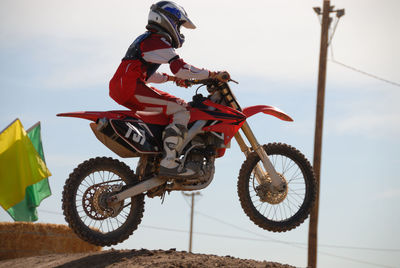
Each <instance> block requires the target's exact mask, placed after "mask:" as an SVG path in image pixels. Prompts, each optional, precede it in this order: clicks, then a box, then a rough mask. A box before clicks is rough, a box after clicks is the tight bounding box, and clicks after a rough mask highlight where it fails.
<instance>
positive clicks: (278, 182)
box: [222, 89, 286, 192]
mask: <svg viewBox="0 0 400 268" xmlns="http://www.w3.org/2000/svg"><path fill="white" fill-rule="evenodd" d="M222 93H223V96H224V97H225V100H226V102H227V103H229V105H230V106H231V107H232V108H234V109H239V110H241V109H240V107H239V104H238V103H237V101H236V98H235V96H234V95H233V93H232V92H231V91H230V90H228V89H224V90H223V91H222ZM241 129H242V131H243V133H244V135H245V136H246V138H247V140H248V141H249V143H250V145H251V148H252V149H253V150H254V151H255V152H256V153H257V154H258V156H259V157H260V159H261V162H262V163H263V166H264V169H265V171H266V172H264V170H263V168H262V166H261V165H260V164H259V163H257V165H256V166H255V168H254V171H253V172H254V174H255V176H256V180H257V182H258V183H259V184H263V183H266V182H267V183H271V186H272V187H271V190H272V191H274V192H275V191H278V192H282V191H285V188H286V183H284V181H282V179H281V177H280V176H279V174H278V173H277V172H276V170H275V168H274V166H273V165H272V163H271V161H270V160H269V157H268V155H267V153H266V152H265V150H264V147H263V146H261V145H260V144H259V143H258V141H257V139H256V137H255V136H254V134H253V131H251V129H250V126H249V124H248V123H247V122H244V124H243V125H242V128H241ZM235 139H236V141H237V143H238V144H239V147H240V150H242V152H243V153H244V154H245V156H246V157H247V156H248V155H249V154H250V153H251V149H250V148H249V147H248V146H247V145H246V142H245V141H244V139H243V137H242V135H241V134H240V133H239V131H238V132H237V133H236V134H235ZM268 178H269V179H268Z"/></svg>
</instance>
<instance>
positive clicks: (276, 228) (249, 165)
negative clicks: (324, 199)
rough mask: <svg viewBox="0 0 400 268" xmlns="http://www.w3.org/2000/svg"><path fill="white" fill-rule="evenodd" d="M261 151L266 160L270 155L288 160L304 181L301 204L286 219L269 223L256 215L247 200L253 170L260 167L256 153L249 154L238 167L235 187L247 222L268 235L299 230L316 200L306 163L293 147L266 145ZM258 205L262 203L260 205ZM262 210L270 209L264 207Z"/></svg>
mask: <svg viewBox="0 0 400 268" xmlns="http://www.w3.org/2000/svg"><path fill="white" fill-rule="evenodd" d="M264 150H265V152H266V153H267V154H268V156H270V158H271V156H274V155H280V156H284V157H287V158H289V159H290V160H291V161H293V162H294V163H295V164H296V165H297V166H298V168H299V169H300V170H301V173H302V175H303V178H304V185H305V193H304V200H302V203H301V205H300V207H299V208H298V210H297V212H295V213H294V214H293V215H292V216H290V217H288V218H286V219H282V220H278V219H271V218H268V217H265V216H264V215H263V214H262V213H260V211H258V210H257V208H256V207H255V204H254V201H253V200H252V197H251V196H250V187H251V184H250V180H251V176H252V171H253V169H254V167H255V166H256V164H257V163H258V162H260V163H261V161H260V157H259V156H258V154H257V153H256V152H252V153H250V154H249V155H248V156H247V159H246V160H245V161H244V163H243V164H242V167H241V169H240V173H239V179H238V185H237V186H238V195H239V199H240V204H241V206H242V208H243V210H244V212H245V213H246V215H247V216H248V217H249V218H250V220H251V221H253V222H254V223H255V224H256V225H258V226H259V227H261V228H263V229H265V230H268V231H272V232H286V231H289V230H292V229H294V228H296V227H297V226H299V225H300V224H301V223H303V222H304V220H305V219H306V218H307V217H308V215H309V214H310V210H311V208H312V207H313V205H314V201H315V197H316V179H315V176H314V172H313V170H312V167H311V164H310V163H309V161H308V160H307V159H306V158H305V156H304V155H303V154H302V153H301V152H300V151H298V150H297V149H295V148H294V147H291V146H289V145H287V144H282V143H270V144H268V145H264ZM261 164H262V163H261ZM277 172H278V171H277ZM254 179H255V178H253V180H254ZM289 187H290V185H289ZM289 191H290V189H289ZM258 202H260V203H262V202H261V201H258ZM283 202H285V201H283ZM266 206H273V205H272V204H268V203H267V204H266Z"/></svg>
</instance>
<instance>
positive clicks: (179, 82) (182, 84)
mask: <svg viewBox="0 0 400 268" xmlns="http://www.w3.org/2000/svg"><path fill="white" fill-rule="evenodd" d="M164 75H166V76H167V81H172V82H175V84H176V85H177V86H178V87H185V88H187V87H188V86H189V85H188V84H187V83H186V81H185V80H184V79H180V78H178V77H176V76H172V75H167V74H164Z"/></svg>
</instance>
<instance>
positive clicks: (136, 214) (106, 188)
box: [62, 157, 144, 246]
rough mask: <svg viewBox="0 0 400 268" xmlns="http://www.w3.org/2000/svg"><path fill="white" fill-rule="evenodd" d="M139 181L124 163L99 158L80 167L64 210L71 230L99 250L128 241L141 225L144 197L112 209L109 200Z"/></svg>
mask: <svg viewBox="0 0 400 268" xmlns="http://www.w3.org/2000/svg"><path fill="white" fill-rule="evenodd" d="M137 181H138V178H137V176H136V175H135V174H134V173H133V171H132V170H131V169H130V168H129V167H128V166H127V165H125V164H124V163H122V162H120V161H118V160H115V159H112V158H106V157H97V158H92V159H90V160H87V161H85V162H83V163H82V164H80V165H79V166H78V167H77V168H75V169H74V171H73V172H72V173H71V174H70V176H69V178H68V179H67V181H66V183H65V186H64V191H63V198H62V208H63V212H64V216H65V220H66V221H67V222H68V224H69V227H70V228H71V229H73V230H74V232H75V233H76V234H77V235H78V236H79V237H80V238H82V239H83V240H85V241H88V242H89V243H91V244H95V245H99V246H110V245H115V244H117V243H119V242H122V241H124V240H125V239H127V238H128V237H129V236H130V235H131V234H132V233H133V231H134V230H136V229H137V227H138V225H139V224H140V222H141V219H142V217H143V212H144V195H143V194H141V195H137V196H134V197H132V198H130V199H125V200H123V201H121V202H119V203H117V204H115V205H112V206H110V205H108V203H107V199H108V197H109V196H110V195H111V194H113V193H115V192H118V191H121V190H122V189H124V188H125V187H126V186H127V185H130V184H134V183H135V182H137Z"/></svg>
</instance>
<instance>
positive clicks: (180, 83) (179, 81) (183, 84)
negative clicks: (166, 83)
mask: <svg viewBox="0 0 400 268" xmlns="http://www.w3.org/2000/svg"><path fill="white" fill-rule="evenodd" d="M175 84H176V85H177V86H178V87H184V88H188V84H187V83H186V81H185V79H179V78H177V77H175Z"/></svg>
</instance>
